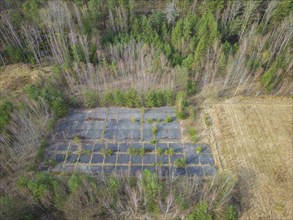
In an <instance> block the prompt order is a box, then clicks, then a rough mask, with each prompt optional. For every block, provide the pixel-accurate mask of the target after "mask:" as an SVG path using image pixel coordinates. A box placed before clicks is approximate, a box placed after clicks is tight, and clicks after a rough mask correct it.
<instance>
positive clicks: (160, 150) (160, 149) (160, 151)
mask: <svg viewBox="0 0 293 220" xmlns="http://www.w3.org/2000/svg"><path fill="white" fill-rule="evenodd" d="M156 152H157V155H159V156H160V155H162V154H163V149H162V148H160V147H157V150H156Z"/></svg>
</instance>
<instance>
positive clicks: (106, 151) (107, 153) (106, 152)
mask: <svg viewBox="0 0 293 220" xmlns="http://www.w3.org/2000/svg"><path fill="white" fill-rule="evenodd" d="M100 152H101V154H102V155H103V156H110V155H113V151H112V150H111V149H106V148H101V150H100Z"/></svg>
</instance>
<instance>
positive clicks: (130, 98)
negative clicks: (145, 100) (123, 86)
mask: <svg viewBox="0 0 293 220" xmlns="http://www.w3.org/2000/svg"><path fill="white" fill-rule="evenodd" d="M125 104H126V106H127V107H130V108H135V107H140V106H141V97H139V94H138V93H137V91H135V90H134V89H130V90H129V91H127V92H126V93H125Z"/></svg>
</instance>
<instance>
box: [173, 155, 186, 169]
mask: <svg viewBox="0 0 293 220" xmlns="http://www.w3.org/2000/svg"><path fill="white" fill-rule="evenodd" d="M174 165H175V166H176V167H180V168H184V167H186V158H184V157H183V158H178V159H176V160H175V161H174Z"/></svg>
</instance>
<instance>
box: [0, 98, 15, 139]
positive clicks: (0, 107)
mask: <svg viewBox="0 0 293 220" xmlns="http://www.w3.org/2000/svg"><path fill="white" fill-rule="evenodd" d="M12 110H13V105H12V103H10V102H7V101H6V102H4V103H1V104H0V133H1V132H2V131H3V129H4V128H5V127H6V126H7V125H8V124H9V121H10V114H11V112H12Z"/></svg>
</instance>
